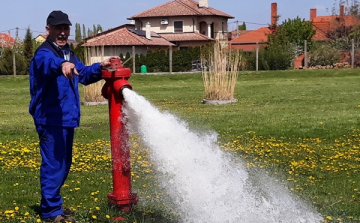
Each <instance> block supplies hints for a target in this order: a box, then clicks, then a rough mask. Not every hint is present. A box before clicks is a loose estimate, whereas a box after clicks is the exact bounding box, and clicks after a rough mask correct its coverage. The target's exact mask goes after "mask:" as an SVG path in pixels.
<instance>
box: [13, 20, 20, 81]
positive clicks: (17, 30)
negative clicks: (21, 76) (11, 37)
mask: <svg viewBox="0 0 360 223" xmlns="http://www.w3.org/2000/svg"><path fill="white" fill-rule="evenodd" d="M18 38H19V28H18V27H16V33H15V41H14V44H13V75H14V77H15V76H16V59H15V51H16V48H17V41H18Z"/></svg>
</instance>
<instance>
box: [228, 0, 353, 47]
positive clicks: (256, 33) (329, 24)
mask: <svg viewBox="0 0 360 223" xmlns="http://www.w3.org/2000/svg"><path fill="white" fill-rule="evenodd" d="M277 17H278V15H277V3H271V25H270V27H261V28H260V29H257V30H250V31H248V32H246V33H244V34H242V35H239V37H237V38H234V39H232V40H230V44H231V45H232V48H235V49H241V50H243V51H244V52H254V51H255V48H256V43H259V44H262V45H263V44H265V43H266V42H267V41H268V35H269V34H270V33H271V27H275V26H276V18H277ZM309 21H311V22H312V24H313V28H314V29H315V30H316V33H315V35H314V36H313V37H312V40H314V41H330V38H328V37H327V33H328V32H329V31H332V30H335V29H336V28H337V27H339V26H341V25H343V26H347V27H354V26H356V25H359V24H360V20H358V19H357V18H355V17H354V16H352V15H345V13H344V6H343V5H341V6H340V15H330V16H317V15H316V9H314V8H313V9H310V20H309ZM232 32H234V31H232ZM232 36H233V35H232Z"/></svg>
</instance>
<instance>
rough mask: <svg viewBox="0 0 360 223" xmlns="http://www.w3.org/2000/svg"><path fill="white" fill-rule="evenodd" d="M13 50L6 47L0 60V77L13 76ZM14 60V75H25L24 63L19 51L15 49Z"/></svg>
mask: <svg viewBox="0 0 360 223" xmlns="http://www.w3.org/2000/svg"><path fill="white" fill-rule="evenodd" d="M13 50H14V49H13V48H11V47H6V48H4V51H3V53H2V56H1V58H0V75H13ZM15 59H16V73H17V74H18V75H25V74H27V73H26V62H25V59H24V56H23V53H22V52H21V50H16V49H15Z"/></svg>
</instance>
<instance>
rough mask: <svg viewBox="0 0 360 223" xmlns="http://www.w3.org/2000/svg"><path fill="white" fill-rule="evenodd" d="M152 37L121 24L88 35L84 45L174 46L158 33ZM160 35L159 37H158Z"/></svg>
mask: <svg viewBox="0 0 360 223" xmlns="http://www.w3.org/2000/svg"><path fill="white" fill-rule="evenodd" d="M151 36H152V37H151V39H147V38H146V37H145V36H139V35H137V34H135V33H134V32H131V31H129V30H128V29H127V28H126V27H123V26H119V27H117V28H114V29H112V30H111V32H104V33H100V34H97V35H95V36H94V37H88V38H87V39H86V43H84V44H83V45H82V46H123V45H127V46H139V45H147V46H173V45H174V44H172V43H170V42H168V41H167V40H165V39H164V38H161V37H159V36H158V35H157V34H156V33H153V32H152V34H151ZM156 36H158V37H156Z"/></svg>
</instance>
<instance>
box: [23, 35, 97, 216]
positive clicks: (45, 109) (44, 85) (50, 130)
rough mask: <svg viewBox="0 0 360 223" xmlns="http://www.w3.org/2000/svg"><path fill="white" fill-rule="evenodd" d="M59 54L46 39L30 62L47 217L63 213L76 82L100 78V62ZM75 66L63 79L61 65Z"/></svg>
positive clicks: (74, 121)
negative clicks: (86, 62)
mask: <svg viewBox="0 0 360 223" xmlns="http://www.w3.org/2000/svg"><path fill="white" fill-rule="evenodd" d="M65 49H66V52H64V51H62V50H61V49H60V48H58V47H57V46H56V44H55V43H53V42H52V41H51V40H50V39H47V40H46V41H45V42H44V43H43V44H42V45H41V46H40V47H39V48H38V49H37V51H36V52H35V55H34V57H33V58H32V60H31V63H30V95H31V101H30V105H29V112H30V114H31V115H32V117H33V119H34V123H35V126H36V130H37V132H38V135H39V147H40V153H41V156H42V162H41V166H40V184H41V195H42V197H41V214H42V218H50V217H54V216H57V215H61V214H63V207H62V203H63V200H62V197H61V195H60V188H61V187H62V185H63V184H64V182H65V180H66V178H67V176H68V173H69V170H70V166H71V161H72V146H73V139H74V128H76V127H78V126H79V122H80V99H79V89H78V83H79V82H80V83H82V84H84V85H87V84H91V83H94V82H96V81H99V80H100V79H101V67H100V63H94V64H93V65H91V66H85V65H84V64H83V63H82V62H80V61H79V59H78V58H77V57H76V56H75V55H74V54H73V53H72V52H71V51H70V48H69V46H68V45H67V46H66V47H65ZM65 58H66V59H67V60H68V61H69V62H71V63H73V64H75V68H76V70H77V71H78V73H79V76H77V75H75V74H73V79H69V78H66V77H65V76H64V75H63V73H62V69H61V64H62V63H63V62H65V61H67V60H65Z"/></svg>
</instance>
